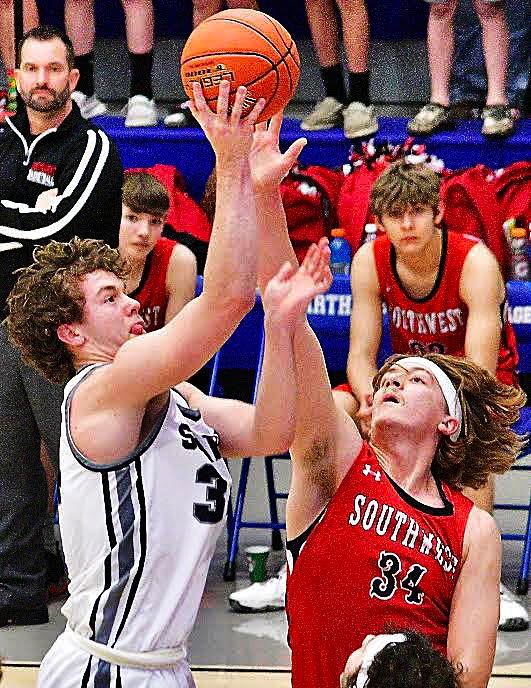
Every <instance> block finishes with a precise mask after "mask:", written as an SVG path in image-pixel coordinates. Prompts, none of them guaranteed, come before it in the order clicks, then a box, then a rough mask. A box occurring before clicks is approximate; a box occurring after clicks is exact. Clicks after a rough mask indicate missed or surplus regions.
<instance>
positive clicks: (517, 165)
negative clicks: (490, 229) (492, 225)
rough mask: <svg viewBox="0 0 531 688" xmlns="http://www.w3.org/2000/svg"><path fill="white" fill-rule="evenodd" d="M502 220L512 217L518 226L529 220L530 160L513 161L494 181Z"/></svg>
mask: <svg viewBox="0 0 531 688" xmlns="http://www.w3.org/2000/svg"><path fill="white" fill-rule="evenodd" d="M494 185H495V189H496V197H497V199H498V202H499V204H500V205H501V208H502V213H503V218H504V220H508V219H509V218H510V217H514V218H515V219H516V221H517V224H518V226H519V227H528V226H529V223H530V222H531V162H527V161H522V162H514V163H513V164H512V165H509V167H506V168H505V169H504V170H503V171H502V172H501V174H500V175H499V176H498V177H497V178H496V181H495V183H494Z"/></svg>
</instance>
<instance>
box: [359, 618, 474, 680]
mask: <svg viewBox="0 0 531 688" xmlns="http://www.w3.org/2000/svg"><path fill="white" fill-rule="evenodd" d="M386 632H390V633H403V634H404V635H405V636H406V641H405V642H403V643H391V644H390V645H387V646H386V647H384V648H383V650H380V652H378V654H377V655H376V656H375V657H374V659H373V661H372V663H371V665H370V666H369V668H368V670H367V681H366V682H365V686H364V688H459V686H460V683H459V676H460V674H461V673H462V668H461V667H455V666H454V665H453V664H451V662H450V661H449V660H448V659H446V657H444V656H443V655H442V654H441V653H440V652H437V650H435V649H434V647H433V645H432V644H431V642H430V640H429V638H428V637H427V636H426V635H424V634H423V633H418V632H417V631H413V630H410V629H407V630H403V629H402V630H400V629H399V630H395V629H390V630H388V631H386ZM355 685H356V679H355V678H353V679H352V682H351V683H350V686H352V688H354V686H355Z"/></svg>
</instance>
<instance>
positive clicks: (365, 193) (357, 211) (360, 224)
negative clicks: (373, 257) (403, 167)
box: [337, 160, 389, 254]
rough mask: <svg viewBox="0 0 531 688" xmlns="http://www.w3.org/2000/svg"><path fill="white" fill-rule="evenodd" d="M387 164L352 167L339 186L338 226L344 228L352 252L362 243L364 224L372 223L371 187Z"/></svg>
mask: <svg viewBox="0 0 531 688" xmlns="http://www.w3.org/2000/svg"><path fill="white" fill-rule="evenodd" d="M388 165H389V162H388V161H386V160H381V161H377V162H375V163H373V164H372V165H371V166H370V167H368V166H367V165H359V166H357V167H353V169H352V171H351V172H350V174H349V175H348V176H347V177H345V179H344V181H343V184H342V186H341V191H340V194H339V200H338V204H337V215H338V221H339V226H340V227H343V228H344V230H345V238H346V239H347V241H348V242H349V244H350V246H351V248H352V253H353V254H354V253H356V251H357V250H358V249H359V247H360V246H361V245H362V243H363V238H364V231H365V225H366V224H367V223H374V222H375V219H374V215H373V214H372V213H371V211H370V204H371V189H372V185H373V184H374V182H375V181H376V180H377V179H378V177H379V176H380V174H381V173H382V172H383V171H384V170H385V168H386V167H387V166H388Z"/></svg>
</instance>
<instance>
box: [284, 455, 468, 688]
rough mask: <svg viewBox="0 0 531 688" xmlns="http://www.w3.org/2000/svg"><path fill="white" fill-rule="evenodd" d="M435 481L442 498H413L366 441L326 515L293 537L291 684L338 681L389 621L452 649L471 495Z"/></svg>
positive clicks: (330, 687)
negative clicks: (434, 502)
mask: <svg viewBox="0 0 531 688" xmlns="http://www.w3.org/2000/svg"><path fill="white" fill-rule="evenodd" d="M438 488H439V493H440V495H441V500H442V502H443V504H444V506H442V507H430V506H426V505H424V504H421V503H420V502H418V501H416V500H415V499H413V498H412V497H411V496H409V495H408V494H407V493H405V492H404V491H403V490H402V489H401V488H400V487H399V486H398V485H397V484H396V483H394V482H393V481H392V480H391V479H390V478H389V477H388V476H387V475H386V474H385V473H384V472H383V470H382V468H381V467H380V464H379V463H378V459H377V458H376V456H375V454H374V452H373V450H372V448H371V447H369V445H368V444H366V443H364V444H363V447H362V450H361V452H360V454H359V455H358V457H357V458H356V460H355V462H354V464H353V465H352V467H351V468H350V470H349V472H348V473H347V475H346V476H345V478H344V480H343V481H342V483H341V485H340V486H339V489H338V491H337V492H336V494H335V495H334V496H333V498H332V500H331V501H330V503H329V505H328V507H327V509H326V511H325V513H324V516H322V517H321V518H320V519H318V520H317V522H316V523H315V525H314V526H313V527H310V528H309V529H308V531H306V533H305V534H303V535H302V536H300V537H299V538H296V539H295V540H293V541H290V542H288V544H287V549H288V563H289V574H288V585H287V605H286V610H287V614H288V621H289V639H290V645H291V649H292V686H293V688H338V686H339V676H340V674H341V672H342V671H343V668H344V666H345V662H346V660H347V658H348V657H349V655H350V654H351V652H353V651H354V650H355V649H356V648H358V647H360V645H361V643H362V641H363V639H364V638H365V636H366V635H367V634H368V633H373V634H375V635H376V634H378V633H382V632H384V629H385V627H386V624H392V625H393V626H395V627H398V628H411V629H416V630H419V631H422V632H424V633H426V634H427V635H428V637H429V638H430V639H431V641H432V643H433V644H434V646H435V648H436V649H437V650H439V651H440V652H442V653H444V654H446V639H447V635H448V624H449V619H450V607H451V603H452V596H453V593H454V589H455V585H456V582H457V579H458V576H459V573H460V570H461V566H462V550H463V538H464V533H465V527H466V524H467V521H468V517H469V514H470V510H471V508H472V502H471V501H470V500H469V499H468V498H467V497H465V496H463V495H462V494H461V493H460V492H458V491H457V490H454V489H452V488H450V487H449V486H448V485H446V484H442V483H439V484H438ZM302 540H304V541H302Z"/></svg>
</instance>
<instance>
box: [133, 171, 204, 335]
mask: <svg viewBox="0 0 531 688" xmlns="http://www.w3.org/2000/svg"><path fill="white" fill-rule="evenodd" d="M169 205H170V200H169V198H168V193H167V191H166V189H165V188H164V186H163V185H162V184H161V183H160V182H159V180H158V179H156V178H155V177H153V176H152V175H151V174H148V173H146V172H129V173H127V174H126V176H125V180H124V185H123V189H122V219H121V222H120V239H119V251H120V255H121V256H122V257H124V258H126V259H127V262H128V263H129V265H130V267H131V272H130V274H129V276H128V278H127V292H128V294H129V296H130V297H132V298H134V299H136V300H137V301H138V302H139V303H140V315H141V316H142V318H143V319H144V322H145V323H146V332H153V331H154V330H158V329H159V328H161V327H163V326H164V325H165V324H166V323H168V322H169V321H170V320H171V319H172V318H173V317H174V316H175V315H177V313H179V311H180V310H181V309H182V308H183V306H185V305H186V304H187V303H188V301H190V300H191V299H192V298H193V297H194V293H195V284H196V277H197V269H196V262H195V257H194V254H193V253H192V252H191V251H190V249H188V248H187V247H186V246H183V245H182V244H178V243H177V242H176V241H171V240H170V239H164V238H162V237H161V233H162V229H163V227H164V221H165V218H166V214H167V212H168V208H169Z"/></svg>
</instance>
